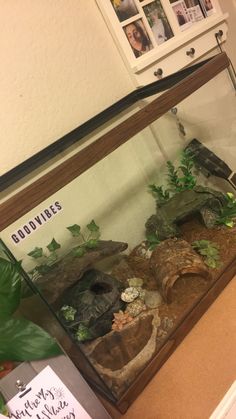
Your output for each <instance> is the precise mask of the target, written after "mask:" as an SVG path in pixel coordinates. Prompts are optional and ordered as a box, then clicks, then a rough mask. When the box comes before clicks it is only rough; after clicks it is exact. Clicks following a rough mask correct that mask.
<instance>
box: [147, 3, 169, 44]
mask: <svg viewBox="0 0 236 419" xmlns="http://www.w3.org/2000/svg"><path fill="white" fill-rule="evenodd" d="M143 11H144V14H145V16H146V18H147V21H148V23H149V25H150V28H151V30H152V33H153V35H154V38H155V41H156V43H157V44H158V45H160V44H162V43H163V42H165V41H167V40H168V39H170V38H172V37H173V36H174V34H173V31H172V29H171V26H170V24H169V21H168V19H167V16H166V14H165V11H164V9H163V7H162V4H161V2H160V0H156V1H154V2H152V3H149V4H148V5H146V6H144V7H143Z"/></svg>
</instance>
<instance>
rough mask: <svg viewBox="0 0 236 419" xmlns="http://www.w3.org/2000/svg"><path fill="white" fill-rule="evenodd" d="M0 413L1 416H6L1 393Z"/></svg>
mask: <svg viewBox="0 0 236 419" xmlns="http://www.w3.org/2000/svg"><path fill="white" fill-rule="evenodd" d="M0 413H1V414H2V415H5V416H7V414H8V412H7V408H6V405H5V400H4V398H3V396H2V394H1V393H0Z"/></svg>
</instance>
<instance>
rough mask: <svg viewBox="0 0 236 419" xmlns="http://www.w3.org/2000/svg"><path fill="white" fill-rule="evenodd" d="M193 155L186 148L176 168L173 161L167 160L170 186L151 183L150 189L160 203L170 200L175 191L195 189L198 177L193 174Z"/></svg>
mask: <svg viewBox="0 0 236 419" xmlns="http://www.w3.org/2000/svg"><path fill="white" fill-rule="evenodd" d="M193 168H194V160H193V155H192V154H191V153H190V152H189V151H187V150H184V151H183V152H182V154H181V158H180V164H179V166H178V167H177V168H176V167H175V166H174V164H173V163H172V162H171V161H168V162H167V183H168V188H167V189H166V190H165V189H164V186H163V185H161V186H158V185H156V184H151V185H149V190H150V191H151V192H152V194H153V195H154V197H155V198H156V200H157V203H158V205H162V204H163V203H164V202H166V201H168V200H169V199H170V198H171V196H172V195H173V194H175V193H178V192H182V191H185V190H189V189H193V188H194V186H196V177H195V176H194V175H193Z"/></svg>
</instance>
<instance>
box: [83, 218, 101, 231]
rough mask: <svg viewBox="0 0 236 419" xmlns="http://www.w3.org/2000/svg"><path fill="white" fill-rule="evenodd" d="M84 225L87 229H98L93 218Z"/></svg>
mask: <svg viewBox="0 0 236 419" xmlns="http://www.w3.org/2000/svg"><path fill="white" fill-rule="evenodd" d="M86 227H87V229H88V230H89V231H92V232H97V231H99V227H98V226H97V224H96V223H95V221H94V220H92V221H91V222H90V223H89V224H87V226H86Z"/></svg>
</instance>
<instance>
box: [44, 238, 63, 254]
mask: <svg viewBox="0 0 236 419" xmlns="http://www.w3.org/2000/svg"><path fill="white" fill-rule="evenodd" d="M60 247H61V245H60V244H59V243H57V241H56V240H55V239H52V241H51V243H49V244H48V245H47V248H48V250H49V252H55V250H57V249H60Z"/></svg>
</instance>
